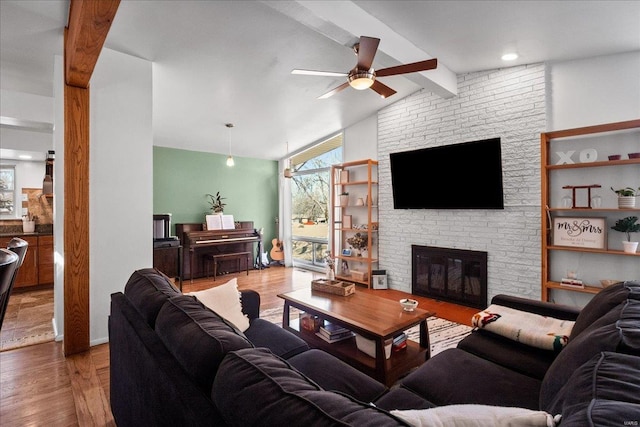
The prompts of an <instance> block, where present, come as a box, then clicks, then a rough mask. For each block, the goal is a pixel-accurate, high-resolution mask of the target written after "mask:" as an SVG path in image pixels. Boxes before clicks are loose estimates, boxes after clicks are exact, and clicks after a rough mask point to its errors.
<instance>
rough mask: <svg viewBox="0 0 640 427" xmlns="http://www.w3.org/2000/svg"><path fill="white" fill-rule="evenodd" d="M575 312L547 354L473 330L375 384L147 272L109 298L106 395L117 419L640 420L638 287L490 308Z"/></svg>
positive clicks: (173, 422) (251, 306)
mask: <svg viewBox="0 0 640 427" xmlns="http://www.w3.org/2000/svg"><path fill="white" fill-rule="evenodd" d="M496 301H499V303H500V304H508V305H510V306H512V307H517V308H519V309H521V310H529V311H533V312H537V313H543V314H544V313H547V314H549V315H554V317H562V316H564V318H567V319H576V324H575V326H574V328H573V332H572V335H571V337H570V341H569V344H568V345H567V346H566V347H565V348H564V349H563V350H562V351H561V352H560V353H559V354H553V353H549V354H547V353H540V351H538V350H533V349H531V348H529V347H526V346H522V345H519V344H518V343H514V342H511V341H508V340H504V339H501V338H500V337H497V336H492V335H491V333H488V332H486V331H475V332H473V333H472V334H471V336H469V337H468V338H466V339H465V340H463V341H462V342H461V343H460V345H459V346H458V348H456V349H450V350H446V351H444V352H442V353H440V354H438V355H436V356H435V357H433V358H431V359H429V360H428V361H426V362H425V363H424V364H423V365H422V366H420V367H419V368H417V369H416V370H414V371H413V372H411V373H410V374H409V375H407V376H406V377H404V378H403V379H401V380H400V381H399V382H398V383H397V384H396V385H394V386H393V387H391V388H387V387H386V386H384V385H383V384H381V383H378V382H377V381H375V380H373V379H371V378H369V377H367V376H366V375H364V374H362V373H360V372H359V371H357V370H355V369H354V368H352V367H351V366H349V365H347V364H346V363H344V362H342V361H340V360H338V359H336V358H335V357H333V356H331V355H329V354H328V353H325V352H323V351H320V350H316V349H310V348H309V347H308V346H307V344H306V343H305V342H304V341H302V340H301V339H299V338H298V337H297V336H295V335H293V334H291V333H289V332H287V331H285V330H283V329H282V328H280V327H279V326H277V325H275V324H272V323H270V322H267V321H265V320H263V319H260V317H259V307H260V296H259V295H258V294H257V293H255V292H252V291H242V306H243V312H244V313H246V314H247V315H248V317H249V319H250V327H249V329H247V330H246V331H245V332H244V333H242V332H240V331H238V330H237V329H236V328H235V326H234V325H233V324H231V323H228V322H227V321H225V320H224V319H222V318H221V317H220V316H218V315H217V314H216V313H214V312H213V311H211V310H209V309H208V308H206V307H205V306H203V305H202V304H201V303H200V302H199V301H198V300H196V299H195V298H194V297H191V296H186V295H182V294H180V293H179V292H178V291H177V290H176V289H175V288H174V287H173V286H172V285H171V283H170V281H169V279H167V278H166V277H165V276H164V275H163V274H162V273H160V272H158V271H156V270H154V269H143V270H138V271H136V272H134V273H133V274H132V275H131V277H130V279H129V281H128V282H127V284H126V286H125V288H124V292H117V293H114V294H113V295H112V296H111V313H110V316H109V337H110V342H109V347H110V357H111V360H110V366H111V367H110V375H111V386H110V399H111V408H112V412H113V415H114V418H115V421H116V423H117V425H118V426H121V427H123V426H141V425H145V426H224V425H237V426H248V425H264V426H272V425H290V426H297V425H304V426H307V425H314V426H316V425H317V426H325V425H326V426H334V425H342V426H344V425H353V426H369V425H375V426H387V425H388V426H398V425H408V424H406V422H405V421H403V419H402V418H401V417H399V416H398V417H397V416H395V415H394V414H392V413H391V411H392V410H403V409H426V408H431V407H434V406H443V405H451V404H467V403H474V404H486V405H496V406H517V407H522V408H530V409H540V410H543V411H546V412H548V413H550V414H553V415H556V414H561V415H562V422H561V424H560V425H561V426H565V425H567V426H587V425H625V424H624V423H627V424H626V425H637V424H633V423H634V422H636V423H638V422H640V284H639V283H638V282H627V283H621V284H618V285H614V286H612V287H610V288H607V289H606V290H604V291H602V292H601V293H600V294H598V295H596V296H595V297H594V298H593V300H592V301H591V302H590V303H589V305H587V307H585V308H584V309H583V310H582V311H581V312H578V311H577V310H575V309H570V308H566V307H560V306H556V305H553V304H549V303H542V302H539V301H531V300H524V299H521V298H513V297H507V296H498V297H496V298H494V300H493V301H492V302H493V303H498V302H496Z"/></svg>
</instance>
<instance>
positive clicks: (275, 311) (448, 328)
mask: <svg viewBox="0 0 640 427" xmlns="http://www.w3.org/2000/svg"><path fill="white" fill-rule="evenodd" d="M299 314H300V311H299V310H297V309H295V308H293V307H292V308H291V312H290V318H291V319H293V318H297V317H298V316H299ZM260 317H261V318H263V319H265V320H268V321H270V322H272V323H275V324H277V325H279V326H282V308H281V307H276V308H270V309H267V310H263V311H261V312H260ZM427 326H428V329H429V344H430V345H431V357H433V356H435V355H436V354H438V353H440V352H442V351H443V350H446V349H448V348H454V347H455V346H456V345H458V343H459V342H460V340H462V339H463V338H464V337H466V336H467V335H469V334H470V333H471V331H472V329H473V328H471V326H467V325H462V324H460V323H456V322H451V321H449V320H445V319H441V318H439V317H435V316H432V317H429V318H428V319H427ZM405 332H406V334H407V335H408V336H409V339H410V340H413V341H419V335H420V328H419V327H418V326H414V327H413V328H411V329H408V330H407V331H405Z"/></svg>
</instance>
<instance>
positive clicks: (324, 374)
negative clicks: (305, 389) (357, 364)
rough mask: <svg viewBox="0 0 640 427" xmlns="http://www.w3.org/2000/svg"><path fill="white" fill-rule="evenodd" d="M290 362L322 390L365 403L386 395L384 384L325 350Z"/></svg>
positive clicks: (300, 356)
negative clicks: (346, 395) (338, 393)
mask: <svg viewBox="0 0 640 427" xmlns="http://www.w3.org/2000/svg"><path fill="white" fill-rule="evenodd" d="M288 362H289V363H290V364H291V365H292V366H293V367H294V368H296V369H297V370H298V371H300V372H302V373H303V374H304V375H306V376H307V377H309V378H310V379H312V380H313V381H315V382H316V383H317V384H319V385H320V387H322V388H323V389H325V390H330V391H339V392H341V393H346V394H348V395H349V396H352V397H354V398H356V399H358V400H360V401H362V402H373V401H375V400H376V399H377V398H379V397H380V396H382V394H384V393H385V392H386V391H387V387H386V386H385V385H383V384H382V383H379V382H378V381H376V380H374V379H372V378H371V377H369V376H368V375H365V374H363V373H362V372H360V371H358V370H357V369H355V368H354V367H352V366H349V365H347V364H346V363H344V362H343V361H341V360H340V359H337V358H335V357H334V356H332V355H330V354H329V353H326V352H324V351H322V350H317V349H312V350H309V351H305V352H304V353H301V354H298V355H296V356H294V357H292V358H290V359H289V360H288ZM327 366H330V367H331V369H327Z"/></svg>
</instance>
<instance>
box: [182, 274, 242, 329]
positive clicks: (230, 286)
mask: <svg viewBox="0 0 640 427" xmlns="http://www.w3.org/2000/svg"><path fill="white" fill-rule="evenodd" d="M186 295H193V296H194V297H196V298H197V299H198V301H200V302H201V303H202V304H204V305H205V306H207V307H208V308H209V309H211V310H212V311H215V312H216V313H218V315H219V316H220V317H222V318H223V319H225V320H227V321H229V322H231V323H233V324H234V325H235V327H236V328H238V329H239V330H240V331H242V332H244V331H246V330H247V329H248V328H249V318H248V317H247V315H246V314H244V313H243V312H242V303H241V301H240V292H239V291H238V280H237V279H231V280H229V281H228V282H227V283H225V284H224V285H220V286H216V287H214V288H210V289H205V290H204V291H198V292H189V293H188V294H186Z"/></svg>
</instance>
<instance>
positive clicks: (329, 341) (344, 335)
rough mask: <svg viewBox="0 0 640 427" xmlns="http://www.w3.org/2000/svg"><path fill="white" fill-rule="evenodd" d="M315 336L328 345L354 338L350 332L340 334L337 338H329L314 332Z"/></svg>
mask: <svg viewBox="0 0 640 427" xmlns="http://www.w3.org/2000/svg"><path fill="white" fill-rule="evenodd" d="M316 335H317V336H318V337H320V338H322V339H323V340H325V341H326V342H328V343H334V342H339V341H344V340H347V339H349V338H351V337H354V336H355V334H354V333H353V332H351V331H349V332H348V333H346V334H340V335H339V336H331V337H327V336H326V335H325V334H323V333H322V332H316Z"/></svg>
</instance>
